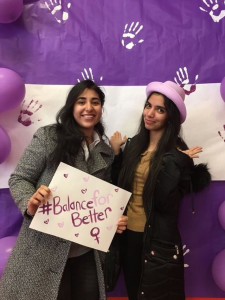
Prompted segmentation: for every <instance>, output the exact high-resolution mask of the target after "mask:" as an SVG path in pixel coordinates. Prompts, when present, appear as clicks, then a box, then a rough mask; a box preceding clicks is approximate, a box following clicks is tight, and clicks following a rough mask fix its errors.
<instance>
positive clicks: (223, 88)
mask: <svg viewBox="0 0 225 300" xmlns="http://www.w3.org/2000/svg"><path fill="white" fill-rule="evenodd" d="M220 95H221V97H222V98H223V101H225V77H224V78H223V80H222V81H221V84H220Z"/></svg>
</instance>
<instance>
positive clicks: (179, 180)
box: [111, 81, 211, 300]
mask: <svg viewBox="0 0 225 300" xmlns="http://www.w3.org/2000/svg"><path fill="white" fill-rule="evenodd" d="M146 94H147V100H146V102H145V105H144V109H143V114H142V119H141V124H140V127H139V131H138V133H137V135H135V136H134V137H133V138H132V139H131V140H130V141H129V143H127V144H126V146H125V150H124V152H121V151H120V145H121V144H122V143H123V142H124V141H125V140H124V139H122V138H121V134H120V133H118V132H116V133H115V134H114V135H113V136H112V137H111V146H112V148H113V149H114V152H115V154H117V153H119V151H120V154H119V155H117V156H116V157H115V160H114V163H113V178H114V183H116V184H118V185H119V186H120V187H122V188H124V189H126V190H129V191H131V192H132V197H131V199H130V201H129V203H128V206H127V209H126V215H127V216H128V224H127V230H126V231H125V233H124V234H123V236H121V255H122V266H123V272H124V277H125V283H126V287H127V291H128V297H129V300H137V299H143V300H153V299H154V300H156V299H160V300H184V299H185V292H184V261H183V252H182V242H181V236H180V233H179V229H178V211H179V205H180V201H181V200H182V198H183V196H184V195H185V194H187V193H191V192H192V191H194V192H197V191H200V190H202V189H203V188H204V187H206V186H207V185H208V184H209V183H210V179H211V176H210V174H209V172H208V169H207V166H206V165H204V164H199V165H194V163H193V160H192V158H191V157H190V156H191V153H190V151H189V152H187V154H189V155H187V154H185V153H183V151H184V152H185V151H187V149H188V147H187V145H186V144H185V142H184V141H183V140H182V139H181V137H180V136H179V133H180V129H181V124H182V123H183V122H184V121H185V118H186V107H185V104H184V98H185V93H184V90H183V89H182V88H181V87H180V86H178V85H177V84H176V83H174V82H172V81H166V82H164V83H163V82H152V83H149V84H148V85H147V88H146ZM193 151H194V153H196V152H198V150H197V151H196V149H195V148H193ZM192 157H195V156H192ZM118 173H119V175H118ZM117 179H118V180H117Z"/></svg>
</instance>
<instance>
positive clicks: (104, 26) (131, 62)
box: [0, 0, 225, 298]
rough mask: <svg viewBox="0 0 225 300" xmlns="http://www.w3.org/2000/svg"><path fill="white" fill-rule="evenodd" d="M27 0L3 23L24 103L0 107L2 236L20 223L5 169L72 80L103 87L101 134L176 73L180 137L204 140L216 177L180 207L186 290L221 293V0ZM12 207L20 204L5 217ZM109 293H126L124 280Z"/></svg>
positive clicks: (2, 43) (7, 60) (129, 128)
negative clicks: (182, 112) (6, 150)
mask: <svg viewBox="0 0 225 300" xmlns="http://www.w3.org/2000/svg"><path fill="white" fill-rule="evenodd" d="M26 3H27V4H26V5H24V7H23V13H22V15H21V17H20V18H18V20H16V21H15V22H12V23H10V24H0V67H2V68H9V69H12V70H14V71H15V72H17V73H18V74H19V75H20V76H21V77H22V78H23V79H24V81H25V83H26V91H27V92H26V95H25V101H24V103H22V104H21V106H20V107H17V108H15V109H13V110H12V111H9V112H7V113H2V114H0V125H1V126H2V127H4V128H5V129H6V131H7V132H8V134H9V136H10V138H11V142H12V151H11V154H10V155H9V157H8V158H7V159H6V161H5V162H4V163H3V164H2V165H0V186H1V187H2V189H0V203H1V207H2V208H3V209H1V210H0V222H2V223H3V226H1V227H0V228H1V229H0V234H1V236H2V237H4V236H7V235H13V233H11V232H12V228H10V230H9V228H8V226H9V225H8V221H9V220H10V222H12V225H11V226H12V227H13V229H14V230H15V231H16V232H18V228H19V224H20V222H21V219H19V218H18V219H17V218H16V217H18V211H17V210H16V208H15V206H14V205H13V202H12V199H11V198H10V195H9V191H8V189H7V181H8V177H9V173H10V172H11V171H12V169H13V168H14V166H15V164H16V162H17V160H18V158H19V157H20V155H21V152H22V151H23V148H24V147H25V146H26V145H27V144H28V143H29V141H30V139H31V137H32V135H33V132H34V131H35V130H36V129H37V128H38V127H39V126H42V125H45V124H48V123H49V122H51V123H52V122H54V118H55V113H56V111H57V110H58V108H60V106H61V105H62V104H63V103H64V101H65V96H66V94H67V92H68V90H69V88H70V87H71V85H73V84H75V83H76V82H78V81H80V80H82V79H86V78H90V79H94V80H95V81H96V82H97V83H98V84H100V85H101V86H103V87H104V88H105V91H106V98H107V99H106V107H105V112H104V121H105V125H106V132H107V134H108V135H111V133H112V132H113V131H114V130H122V133H124V134H127V135H129V136H132V135H133V134H134V133H135V131H136V129H137V126H138V124H137V123H138V120H139V118H140V113H141V110H142V107H143V103H144V101H145V86H146V85H147V84H148V83H149V82H150V81H157V80H158V81H166V80H173V81H175V82H177V83H178V84H180V85H182V86H184V88H185V90H186V94H187V97H186V100H185V102H186V105H187V110H188V118H187V121H186V122H185V124H184V128H183V134H184V137H185V140H186V141H187V143H188V144H189V145H190V146H194V145H196V144H197V145H201V146H203V148H204V149H203V151H204V152H203V153H201V155H200V159H199V160H197V161H199V162H200V161H208V162H209V165H210V169H211V172H212V174H213V179H214V181H213V183H212V184H211V186H210V187H209V188H208V189H207V190H205V191H204V192H203V193H201V194H199V195H195V197H194V199H195V207H196V215H194V216H193V215H192V214H191V209H190V199H189V198H187V199H186V198H185V199H184V201H183V203H182V207H181V220H182V222H181V231H182V237H183V242H184V245H185V246H186V248H185V249H184V252H185V264H186V265H188V266H186V268H185V283H186V291H187V296H188V297H205V298H209V297H213V298H216V297H220V298H221V297H225V293H224V292H223V291H222V290H221V289H220V288H219V287H218V286H217V285H216V283H215V282H214V281H213V278H212V273H211V265H212V262H213V259H214V257H215V256H216V255H217V254H218V253H219V252H220V251H222V250H223V249H224V248H225V244H224V234H225V233H224V230H223V229H222V228H221V226H220V225H219V222H218V216H217V213H218V208H219V205H220V204H221V203H222V202H223V201H224V200H225V198H224V197H225V196H224V195H225V181H224V180H225V178H224V177H225V171H224V170H225V160H224V152H225V102H224V101H223V99H222V98H221V96H220V92H219V91H220V82H221V81H222V79H223V78H224V76H225V56H224V53H225V36H224V35H225V34H224V33H225V4H224V1H221V0H189V1H187V0H173V1H168V0H161V1H159V0H113V1H108V0H96V1H93V0H76V1H73V0H54V1H53V0H39V1H26ZM0 101H1V99H0ZM30 112H32V113H30ZM3 187H5V188H4V189H3ZM14 210H16V212H17V213H16V214H15V215H14V216H13V217H9V216H11V212H13V211H14ZM15 220H19V222H18V223H16V222H15ZM15 223H16V224H18V225H17V226H16V225H15ZM9 232H10V234H9ZM114 295H116V296H124V294H123V293H122V292H121V289H119V290H118V292H117V291H116V292H115V293H114V294H113V296H114Z"/></svg>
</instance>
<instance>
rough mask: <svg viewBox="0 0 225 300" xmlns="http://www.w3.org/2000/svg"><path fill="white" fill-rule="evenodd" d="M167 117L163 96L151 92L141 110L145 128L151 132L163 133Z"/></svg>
mask: <svg viewBox="0 0 225 300" xmlns="http://www.w3.org/2000/svg"><path fill="white" fill-rule="evenodd" d="M167 118H168V113H167V111H166V108H165V104H164V97H163V96H162V95H161V94H156V93H153V94H151V96H150V97H149V98H148V100H147V102H146V103H145V108H144V111H143V119H144V124H145V128H146V129H148V130H150V131H151V132H158V133H160V132H161V133H163V131H164V129H165V124H166V122H167Z"/></svg>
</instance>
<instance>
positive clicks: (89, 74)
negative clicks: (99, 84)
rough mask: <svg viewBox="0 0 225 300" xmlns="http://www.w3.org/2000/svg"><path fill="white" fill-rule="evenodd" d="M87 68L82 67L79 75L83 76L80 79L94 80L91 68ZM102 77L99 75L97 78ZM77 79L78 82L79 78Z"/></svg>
mask: <svg viewBox="0 0 225 300" xmlns="http://www.w3.org/2000/svg"><path fill="white" fill-rule="evenodd" d="M88 70H89V73H88ZM88 70H87V69H85V68H84V71H83V72H81V75H82V77H83V79H82V80H86V79H91V80H93V81H95V80H94V76H93V72H92V68H88ZM102 79H103V76H101V77H100V78H99V80H100V81H102ZM77 81H78V82H80V79H79V78H78V79H77Z"/></svg>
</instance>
